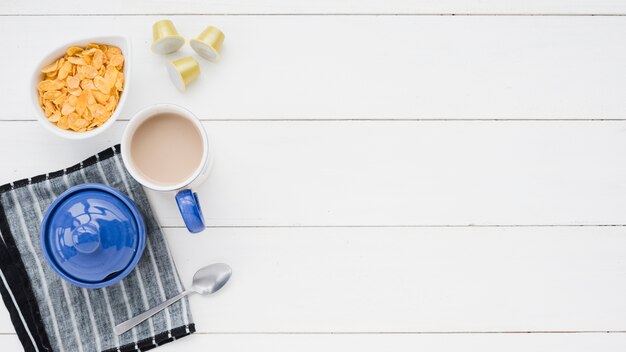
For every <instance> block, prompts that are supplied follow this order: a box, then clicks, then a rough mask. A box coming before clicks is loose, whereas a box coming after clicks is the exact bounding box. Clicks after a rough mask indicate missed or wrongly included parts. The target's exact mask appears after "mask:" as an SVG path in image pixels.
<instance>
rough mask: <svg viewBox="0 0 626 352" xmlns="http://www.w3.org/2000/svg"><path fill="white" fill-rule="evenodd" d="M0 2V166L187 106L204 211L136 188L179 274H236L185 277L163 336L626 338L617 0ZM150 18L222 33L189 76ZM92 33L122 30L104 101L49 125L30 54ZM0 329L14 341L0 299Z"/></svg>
mask: <svg viewBox="0 0 626 352" xmlns="http://www.w3.org/2000/svg"><path fill="white" fill-rule="evenodd" d="M0 14H1V16H0V39H1V42H2V51H1V54H0V67H1V72H2V74H1V75H0V87H1V89H0V92H1V95H0V103H1V104H0V106H1V107H2V109H0V165H2V167H0V183H5V182H9V181H12V180H14V179H18V178H23V177H27V176H30V175H34V174H38V173H42V172H45V171H50V170H55V169H58V168H62V167H65V166H68V165H71V164H73V163H75V162H77V161H79V160H82V159H83V158H85V157H87V156H89V155H91V154H93V153H95V152H97V151H99V150H101V149H104V148H105V147H107V146H110V145H112V144H115V143H118V142H119V140H120V136H121V132H122V130H123V129H124V126H125V125H126V121H127V120H128V119H129V118H130V117H131V116H132V115H133V114H134V113H135V112H136V111H137V110H138V109H140V108H141V107H143V106H146V105H149V104H153V103H159V102H173V103H177V104H181V105H183V106H186V107H188V108H189V109H191V110H192V111H194V112H195V113H196V114H197V115H198V116H199V117H201V118H202V119H203V120H204V123H205V126H206V129H207V131H208V133H209V136H210V138H211V139H212V140H213V143H214V147H215V150H216V163H215V168H214V170H213V173H212V175H211V177H210V179H209V180H208V182H207V183H206V184H205V185H204V186H203V187H202V189H200V190H199V192H200V194H201V197H202V201H203V204H202V205H203V207H204V209H205V213H206V216H207V221H208V229H207V230H206V231H205V232H204V233H202V234H200V235H198V236H191V235H189V234H187V233H186V231H185V230H184V229H183V227H182V221H181V219H180V218H179V216H178V215H177V211H176V209H175V204H174V202H173V200H171V199H168V198H165V197H162V196H158V195H151V196H152V197H151V200H152V201H153V206H154V209H155V211H156V213H157V216H158V218H159V220H160V221H161V223H162V225H163V226H164V228H165V233H166V236H167V240H168V242H169V244H170V246H171V248H172V252H173V255H174V257H175V260H176V263H177V265H178V268H179V271H180V273H181V275H182V277H183V280H184V282H189V281H190V280H191V276H192V274H193V272H194V271H195V270H196V269H197V268H198V267H200V266H202V265H204V264H207V263H211V262H218V261H223V262H226V263H229V264H231V266H232V267H233V269H234V276H233V279H232V281H231V283H230V284H229V286H227V287H226V289H225V290H224V291H223V292H220V293H219V294H218V295H216V296H215V297H212V298H202V297H192V298H191V305H192V310H193V315H194V319H195V322H196V324H197V328H198V332H197V333H196V334H194V335H193V336H190V337H188V338H185V339H183V340H181V341H179V342H176V343H173V344H170V345H169V346H164V347H163V348H161V350H162V351H174V350H179V349H180V350H183V349H184V350H209V349H210V350H214V351H245V350H250V351H259V350H260V351H319V350H336V351H342V350H357V349H358V350H384V349H389V348H392V349H393V350H405V351H415V350H418V349H422V350H427V351H458V350H480V351H503V350H504V351H518V350H519V351H529V350H532V351H542V350H543V351H555V350H563V351H588V350H595V351H623V350H624V349H625V348H626V228H625V226H626V99H625V98H626V84H625V82H626V41H625V39H624V38H625V35H626V17H623V15H624V14H626V3H624V2H620V1H604V2H596V1H591V0H589V1H577V2H575V3H574V2H569V1H565V0H563V1H557V0H553V1H534V0H533V1H523V0H516V1H507V2H504V1H497V0H488V1H478V0H472V1H455V0H444V1H437V0H422V1H405V0H387V1H380V2H376V1H360V2H355V1H348V0H341V1H330V0H327V1H326V0H324V1H320V0H318V1H311V2H307V3H296V2H293V1H287V0H268V1H263V2H258V1H250V0H233V1H228V2H226V1H215V2H211V1H201V0H187V1H165V0H160V1H154V0H133V1H125V0H110V1H99V2H93V3H90V2H84V1H78V0H63V1H55V2H52V1H45V2H44V1H32V0H31V1H27V0H20V1H18V0H6V1H3V2H2V3H0ZM453 15H455V16H453ZM535 15H540V16H535ZM591 15H600V16H591ZM605 15H611V16H605ZM161 18H170V19H172V20H173V21H174V22H175V24H176V25H177V27H178V29H179V31H180V32H181V34H183V35H184V36H186V37H187V38H190V37H193V36H195V35H197V34H198V33H199V32H200V31H201V30H202V29H203V28H204V27H205V26H207V25H210V24H211V25H215V26H217V27H219V28H221V29H222V30H223V31H224V32H225V33H226V41H225V46H224V49H223V61H222V62H221V63H220V64H217V65H215V64H210V63H208V62H205V61H202V75H201V77H200V79H199V81H197V82H195V83H193V85H192V86H190V89H189V90H188V92H187V93H186V94H184V95H183V94H180V93H178V92H177V91H176V90H175V88H174V86H173V85H171V84H170V83H169V81H168V77H167V75H166V72H165V68H164V62H165V60H166V59H165V58H163V57H158V56H155V55H153V54H152V53H151V52H150V51H149V49H148V46H149V43H150V42H151V29H150V28H151V24H152V23H153V22H154V21H155V20H157V19H161ZM109 33H110V34H123V35H127V36H129V38H130V39H131V41H132V45H133V49H134V57H133V58H132V64H133V70H134V72H133V77H132V80H133V83H134V86H133V87H132V88H131V90H129V91H128V92H127V94H129V96H128V99H129V100H128V102H127V105H126V107H125V108H124V110H123V113H122V118H121V120H122V121H119V122H117V123H116V125H115V126H114V127H113V128H111V129H110V130H109V131H108V132H107V133H105V134H104V135H102V136H101V137H100V138H97V139H95V140H93V141H88V142H78V143H69V142H67V141H65V140H61V139H59V138H57V137H54V136H51V135H50V134H49V133H48V132H47V131H45V130H44V129H43V128H42V127H41V126H39V125H38V123H37V122H36V121H35V120H34V114H33V112H32V110H31V109H32V108H31V104H30V101H29V100H28V89H29V79H30V76H31V74H32V70H33V68H34V65H35V63H36V62H37V61H38V60H39V59H40V58H41V57H42V56H44V55H45V54H46V53H47V52H49V51H50V50H51V49H52V48H54V47H55V46H57V45H59V44H61V43H63V42H65V41H69V40H72V39H77V38H81V37H87V36H90V35H98V34H109ZM191 52H192V51H191V49H190V48H189V47H188V46H187V47H185V48H184V50H183V51H182V52H179V53H177V54H175V55H173V56H171V58H176V57H182V56H184V55H188V54H190V53H191ZM0 346H2V347H1V348H0V349H1V350H2V351H10V350H18V349H19V348H20V345H19V341H18V339H17V338H16V336H15V335H14V330H13V327H12V325H11V323H10V320H9V316H8V314H7V312H6V309H5V308H4V306H1V308H0Z"/></svg>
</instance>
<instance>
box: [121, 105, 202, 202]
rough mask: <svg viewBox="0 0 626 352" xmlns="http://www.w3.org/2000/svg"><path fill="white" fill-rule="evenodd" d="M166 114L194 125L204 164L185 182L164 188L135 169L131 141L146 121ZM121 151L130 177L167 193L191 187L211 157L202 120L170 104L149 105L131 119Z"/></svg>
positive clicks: (123, 136)
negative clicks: (200, 144) (198, 134)
mask: <svg viewBox="0 0 626 352" xmlns="http://www.w3.org/2000/svg"><path fill="white" fill-rule="evenodd" d="M166 112H171V113H175V114H177V115H179V116H181V117H183V118H186V119H187V120H189V121H191V122H192V123H193V124H194V126H195V127H196V130H198V131H199V133H200V136H201V137H202V162H201V163H199V164H198V166H197V167H196V169H195V171H194V172H193V173H192V174H191V175H190V176H189V177H188V178H187V179H185V180H184V181H182V182H179V183H176V184H172V185H165V186H164V185H158V184H155V183H154V182H151V181H150V180H147V179H146V178H145V177H144V176H143V175H142V174H141V173H140V172H139V171H138V169H137V168H136V167H135V165H134V163H133V161H132V157H131V151H130V141H131V140H132V137H133V136H134V134H135V131H136V130H137V128H139V126H141V125H142V124H143V123H144V122H145V121H146V120H148V119H149V118H151V117H153V116H155V115H158V114H161V113H166ZM121 150H122V160H123V161H124V166H126V170H128V173H130V175H131V176H132V177H133V178H134V179H135V180H137V182H139V183H141V184H142V185H144V186H145V187H147V188H149V189H152V190H155V191H165V192H167V191H176V190H179V189H182V188H185V187H187V186H189V185H190V184H191V183H193V181H195V180H196V179H197V178H198V177H199V176H200V175H201V174H202V172H203V171H204V169H205V167H206V165H207V161H208V159H209V155H210V150H209V141H208V137H207V134H206V131H205V129H204V127H203V126H202V122H201V121H200V119H199V118H198V117H197V116H196V115H194V114H193V113H192V112H191V111H189V110H188V109H186V108H184V107H182V106H180V105H176V104H170V103H161V104H154V105H149V106H146V107H144V108H143V109H141V110H139V111H138V112H137V113H136V114H135V115H134V116H133V117H132V118H131V119H130V121H129V123H128V126H126V128H125V129H124V133H123V135H122V143H121Z"/></svg>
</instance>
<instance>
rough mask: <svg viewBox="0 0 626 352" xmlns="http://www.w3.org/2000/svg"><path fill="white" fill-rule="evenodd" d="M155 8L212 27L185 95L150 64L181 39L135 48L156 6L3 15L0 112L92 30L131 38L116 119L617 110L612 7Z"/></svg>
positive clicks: (18, 111)
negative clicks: (261, 12) (396, 11)
mask: <svg viewBox="0 0 626 352" xmlns="http://www.w3.org/2000/svg"><path fill="white" fill-rule="evenodd" d="M126 3H127V2H125V3H124V4H125V5H124V6H119V7H117V8H125V7H126ZM103 4H105V3H103ZM106 4H107V6H109V5H108V2H106ZM155 7H157V8H158V6H155ZM77 8H78V7H77ZM81 8H87V7H81ZM111 8H116V7H115V6H111ZM179 8H181V9H182V8H185V6H179ZM168 17H170V18H171V19H172V20H173V21H174V22H175V23H176V25H177V26H178V28H179V31H180V32H181V33H182V34H183V35H184V36H186V37H187V38H191V37H193V36H195V35H197V34H198V33H199V32H200V31H201V29H202V28H204V27H205V26H206V25H209V24H213V25H216V26H218V27H220V28H222V29H223V30H224V32H225V33H226V42H225V46H224V51H223V60H222V62H221V63H219V64H218V65H215V64H212V63H209V62H207V61H204V60H201V70H202V75H201V77H200V78H199V79H198V81H196V82H194V83H193V85H192V86H190V87H189V90H188V91H187V93H185V94H182V93H179V92H178V91H176V89H175V88H174V86H173V85H172V84H171V83H170V82H169V78H168V76H167V74H166V71H165V66H164V65H165V62H166V61H167V60H171V59H173V58H178V57H182V56H186V55H190V54H192V53H193V51H192V50H191V49H190V48H189V47H188V46H185V47H184V49H183V50H182V51H181V52H180V53H177V54H175V55H171V56H166V57H160V56H157V55H154V54H152V53H151V52H150V50H149V49H148V46H149V43H150V42H151V40H152V39H151V29H150V28H151V25H152V23H153V22H154V21H156V20H157V19H161V18H163V16H141V17H135V16H122V17H119V16H90V17H89V18H88V20H89V25H85V24H84V23H85V22H84V21H83V20H84V17H73V16H69V17H65V16H61V17H40V16H34V17H28V16H26V17H25V16H14V17H3V18H2V27H3V28H5V29H13V28H15V29H19V30H20V32H21V33H23V35H20V36H14V35H5V36H3V37H2V39H3V44H4V48H5V51H6V52H7V53H10V54H7V55H3V56H2V57H1V58H0V66H1V67H7V68H9V67H10V68H11V69H7V70H6V73H5V77H4V80H3V81H4V82H10V85H7V86H6V87H7V88H8V87H10V89H4V90H3V96H2V101H3V104H2V106H3V108H2V111H1V112H0V119H10V120H15V119H33V118H34V111H33V110H32V107H31V105H32V104H31V102H30V100H29V96H28V94H27V93H26V92H28V91H29V89H30V87H29V84H30V77H31V75H32V71H33V70H34V68H35V65H36V63H37V62H38V60H39V59H40V58H42V57H43V56H45V55H46V54H47V53H48V52H49V51H51V50H52V49H53V48H55V47H56V46H59V45H62V44H63V43H64V42H67V41H70V40H74V39H77V38H80V37H89V36H92V35H101V34H102V33H103V29H104V30H105V32H107V33H108V32H110V33H119V34H123V35H128V36H129V37H130V38H131V41H132V44H133V48H134V54H133V58H132V59H131V60H130V61H131V64H132V66H133V74H132V76H131V81H132V82H131V86H132V87H131V88H130V89H129V91H128V94H129V95H130V96H129V99H128V101H127V105H126V106H125V107H124V110H123V113H122V118H123V119H128V118H130V117H131V116H132V115H133V114H134V113H135V112H136V111H137V110H138V109H140V108H141V107H143V106H146V105H149V104H154V103H158V102H172V103H178V104H181V105H183V106H186V107H188V108H189V109H191V110H192V111H194V112H195V113H197V114H198V115H199V116H201V117H202V118H203V119H624V118H626V103H624V99H623V94H622V92H623V82H624V81H626V66H625V65H624V64H623V63H624V62H626V48H625V47H624V45H623V43H622V39H621V37H620V36H619V35H615V33H623V32H625V31H626V17H597V16H595V17H567V16H565V17H564V16H556V17H546V16H531V17H502V16H491V17H476V16H471V17H467V16H466V17H463V16H461V17H458V16H447V17H445V16H444V17H441V16H426V17H424V16H168ZM51 29H54V30H51ZM107 29H108V30H107ZM5 32H6V33H11V31H10V30H6V31H5ZM17 58H19V65H16V63H17V61H16V59H17ZM7 84H9V83H7Z"/></svg>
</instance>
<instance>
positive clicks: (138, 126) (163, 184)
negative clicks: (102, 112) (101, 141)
mask: <svg viewBox="0 0 626 352" xmlns="http://www.w3.org/2000/svg"><path fill="white" fill-rule="evenodd" d="M122 159H123V160H124V164H125V166H126V168H127V170H128V172H129V173H130V174H131V176H133V178H135V179H136V180H137V181H138V182H139V183H141V184H142V185H144V186H145V187H147V188H150V189H153V190H156V191H164V192H168V191H177V193H176V202H177V203H178V208H179V210H180V212H181V215H182V217H183V220H184V221H185V225H186V226H187V229H189V231H190V232H192V233H196V232H200V231H202V230H204V227H205V226H204V219H203V216H202V211H201V209H200V203H199V202H198V195H197V194H196V193H195V192H193V191H191V189H190V188H191V187H192V186H195V185H197V184H199V183H200V182H201V181H202V180H203V179H204V177H205V176H206V175H207V174H208V172H209V171H210V166H211V160H212V158H211V157H210V150H209V144H208V138H207V136H206V132H205V130H204V128H203V127H202V123H201V122H200V120H199V119H198V118H197V117H196V116H195V115H193V114H192V113H191V112H190V111H189V110H187V109H184V108H182V107H180V106H177V105H172V104H158V105H153V106H150V107H147V108H145V109H143V110H141V111H140V112H139V113H137V114H136V115H135V116H134V117H133V118H132V119H131V121H130V123H129V124H128V126H127V127H126V130H125V131H124V136H123V137H122Z"/></svg>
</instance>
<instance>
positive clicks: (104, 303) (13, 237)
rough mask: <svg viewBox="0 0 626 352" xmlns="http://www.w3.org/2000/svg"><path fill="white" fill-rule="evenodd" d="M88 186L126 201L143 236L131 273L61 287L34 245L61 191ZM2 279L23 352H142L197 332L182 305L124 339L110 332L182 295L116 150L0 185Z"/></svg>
mask: <svg viewBox="0 0 626 352" xmlns="http://www.w3.org/2000/svg"><path fill="white" fill-rule="evenodd" d="M88 182H98V183H103V184H107V185H109V186H111V187H114V188H116V189H118V190H120V191H121V192H122V193H124V194H126V195H127V196H128V197H129V198H130V199H132V200H133V201H134V202H135V204H136V205H137V207H138V208H139V209H140V211H141V213H142V215H143V218H144V221H145V223H146V230H147V236H146V237H147V240H146V248H145V250H144V252H143V255H142V257H141V260H140V261H139V264H138V265H137V267H136V268H135V270H133V271H132V273H131V274H130V275H129V276H127V277H126V278H125V279H124V280H122V281H120V282H119V283H117V284H115V285H113V286H109V287H106V288H101V289H85V288H80V287H77V286H74V285H72V284H70V283H68V282H66V281H64V280H62V279H61V278H60V277H59V276H58V275H57V274H56V273H55V272H54V271H52V269H51V268H50V266H49V265H48V263H47V262H46V261H45V259H44V257H43V254H42V251H41V247H40V244H39V243H40V240H39V228H40V224H41V219H42V216H43V214H45V212H46V209H47V208H48V206H50V204H51V203H52V201H53V200H54V199H55V198H56V197H57V196H58V195H60V194H61V193H62V192H64V191H65V190H66V189H68V188H70V187H72V186H74V185H78V184H82V183H88ZM0 279H1V281H0V293H1V294H2V299H3V300H4V304H5V305H6V306H7V309H8V311H9V314H10V316H11V321H12V322H13V325H14V327H15V330H16V332H17V335H18V337H19V338H20V341H21V342H22V345H23V346H24V349H25V350H27V351H66V352H74V351H84V352H88V351H89V352H90V351H136V350H141V351H145V350H148V349H151V348H154V347H156V346H159V345H162V344H164V343H167V342H170V341H173V340H175V339H177V338H180V337H183V336H186V335H189V334H191V333H193V332H194V331H195V327H194V324H193V322H192V318H191V312H190V310H189V302H188V301H187V299H186V298H185V299H182V300H181V301H179V302H178V303H175V304H173V305H172V306H170V307H169V308H168V309H165V310H164V311H162V312H160V313H158V314H157V315H155V316H154V317H153V318H151V319H149V320H148V321H146V322H144V323H142V324H140V325H138V326H137V327H135V328H134V329H132V330H131V331H130V332H127V333H125V334H122V335H121V336H117V335H115V334H114V333H113V327H114V326H115V325H117V324H119V323H121V322H122V321H125V320H127V319H128V318H130V317H132V316H134V315H136V314H138V313H141V312H143V311H144V310H146V309H148V308H150V307H152V306H155V305H157V304H158V303H160V302H162V301H164V300H166V299H167V298H170V297H172V296H175V295H176V294H178V293H179V292H181V291H183V289H184V288H183V286H182V284H181V281H180V278H179V277H178V272H177V271H176V266H175V265H174V261H173V260H172V257H171V255H170V253H169V249H168V246H167V243H166V242H165V238H164V237H163V233H162V232H161V229H160V228H159V225H158V223H157V221H156V219H155V218H154V215H153V214H152V211H151V209H150V205H149V204H148V199H147V198H146V194H145V193H144V191H143V189H142V187H141V185H139V184H138V183H137V182H136V181H135V180H134V179H133V178H132V177H131V176H130V175H129V174H128V173H127V172H126V170H125V168H124V166H123V164H122V158H121V155H120V146H119V145H116V146H114V147H112V148H110V149H107V150H105V151H103V152H101V153H99V154H98V155H94V156H92V157H91V158H89V159H87V160H85V161H83V162H81V163H80V164H76V165H74V166H72V167H70V168H67V169H65V170H60V171H57V172H52V173H49V174H45V175H39V176H35V177H32V178H30V179H24V180H19V181H16V182H13V183H9V184H6V185H4V186H0ZM0 349H1V348H0Z"/></svg>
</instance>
